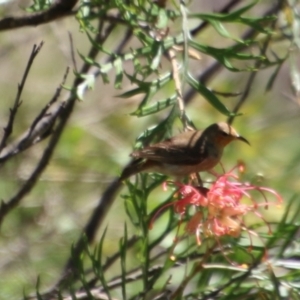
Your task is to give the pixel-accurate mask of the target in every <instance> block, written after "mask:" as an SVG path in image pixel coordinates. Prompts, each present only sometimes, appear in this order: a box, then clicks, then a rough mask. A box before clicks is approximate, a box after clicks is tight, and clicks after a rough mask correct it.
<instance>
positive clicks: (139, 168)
mask: <svg viewBox="0 0 300 300" xmlns="http://www.w3.org/2000/svg"><path fill="white" fill-rule="evenodd" d="M151 165H152V164H151V162H149V161H147V160H146V161H143V159H142V158H141V159H135V160H133V161H131V162H130V163H129V164H128V165H127V166H126V167H125V168H124V169H123V172H122V174H121V176H120V180H121V181H122V180H125V179H128V178H129V177H130V176H132V175H135V174H138V173H140V172H143V171H145V170H146V169H149V167H151Z"/></svg>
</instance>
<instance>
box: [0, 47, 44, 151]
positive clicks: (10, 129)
mask: <svg viewBox="0 0 300 300" xmlns="http://www.w3.org/2000/svg"><path fill="white" fill-rule="evenodd" d="M42 46H43V42H41V43H40V45H39V46H37V45H34V46H33V49H32V52H31V54H30V57H29V59H28V62H27V65H26V68H25V71H24V74H23V77H22V81H21V83H20V84H18V92H17V96H16V99H15V102H14V106H13V108H11V109H10V115H9V119H8V122H7V125H6V127H5V128H4V134H3V137H2V140H1V142H0V154H1V152H2V150H3V148H4V147H5V146H6V143H7V139H8V138H9V136H10V135H11V134H12V132H13V125H14V121H15V116H16V114H17V111H18V108H19V107H20V105H21V103H22V101H21V95H22V91H23V88H24V85H25V82H26V79H27V76H28V73H29V71H30V69H31V66H32V64H33V61H34V59H35V58H36V56H37V55H38V53H39V52H40V50H41V48H42Z"/></svg>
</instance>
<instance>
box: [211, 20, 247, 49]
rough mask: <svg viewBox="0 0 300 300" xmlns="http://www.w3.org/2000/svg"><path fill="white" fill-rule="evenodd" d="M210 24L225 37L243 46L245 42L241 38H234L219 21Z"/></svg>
mask: <svg viewBox="0 0 300 300" xmlns="http://www.w3.org/2000/svg"><path fill="white" fill-rule="evenodd" d="M210 24H211V25H212V26H213V27H214V28H215V30H216V31H217V32H218V33H219V34H220V35H221V36H223V37H225V38H230V39H232V40H234V41H237V42H239V43H241V44H244V43H245V42H244V41H243V40H241V39H239V38H236V37H234V36H232V35H231V34H230V33H229V32H228V31H227V29H226V28H225V27H224V26H223V24H222V23H221V22H219V21H210Z"/></svg>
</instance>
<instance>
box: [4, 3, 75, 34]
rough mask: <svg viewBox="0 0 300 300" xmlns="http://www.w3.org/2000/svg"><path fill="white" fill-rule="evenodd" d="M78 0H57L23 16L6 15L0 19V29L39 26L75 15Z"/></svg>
mask: <svg viewBox="0 0 300 300" xmlns="http://www.w3.org/2000/svg"><path fill="white" fill-rule="evenodd" d="M77 1H78V0H57V1H54V4H53V5H52V6H51V7H50V8H49V9H47V10H45V11H43V12H40V13H33V14H30V15H27V16H21V17H14V16H12V17H6V18H3V19H2V20H0V31H3V30H10V29H15V28H21V27H25V26H37V25H40V24H45V23H49V22H51V21H53V20H57V19H59V18H62V17H65V16H70V15H74V14H75V13H76V12H72V9H73V7H74V6H75V5H76V3H77Z"/></svg>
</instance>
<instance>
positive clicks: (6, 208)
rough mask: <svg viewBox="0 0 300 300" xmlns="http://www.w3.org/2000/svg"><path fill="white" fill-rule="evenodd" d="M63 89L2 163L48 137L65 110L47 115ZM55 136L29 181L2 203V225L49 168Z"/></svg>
mask: <svg viewBox="0 0 300 300" xmlns="http://www.w3.org/2000/svg"><path fill="white" fill-rule="evenodd" d="M67 74H68V69H67V71H66V73H65V75H64V79H63V83H64V82H65V80H66V76H67ZM61 89H62V85H61V86H60V87H59V88H58V89H57V90H56V92H55V94H54V96H53V98H52V99H51V100H50V101H49V103H48V104H47V105H46V106H45V107H44V108H43V109H42V111H41V112H40V113H39V115H38V116H37V117H36V119H35V120H34V121H33V123H32V124H31V126H30V128H29V129H28V130H27V132H26V133H25V135H24V136H23V137H22V138H21V139H20V140H19V141H18V142H17V143H15V144H14V145H15V146H14V145H11V146H10V149H9V151H8V150H7V153H6V152H5V151H3V152H4V156H0V162H4V161H6V160H7V159H9V158H10V157H12V156H13V155H16V154H17V153H19V152H21V151H23V150H25V149H27V148H28V147H30V146H32V145H33V144H36V143H37V142H39V141H41V140H42V139H44V138H45V137H46V136H48V134H49V133H50V131H51V129H52V127H53V125H54V123H55V120H56V119H57V117H58V116H60V115H61V113H62V111H63V110H64V104H61V105H60V106H59V107H58V108H57V109H56V110H55V111H53V112H52V113H48V114H47V111H48V108H49V107H50V106H51V104H53V103H54V102H56V100H57V99H58V97H59V95H60V92H61ZM53 135H54V136H53V137H52V139H51V140H50V142H49V144H48V147H47V148H46V149H45V151H44V153H43V156H42V158H41V159H40V161H39V163H38V165H37V167H36V168H35V170H34V171H33V173H32V174H31V176H30V177H29V179H28V180H27V181H26V182H25V184H24V185H23V186H22V187H21V189H20V190H19V191H18V192H17V193H16V194H15V195H14V196H13V197H12V198H11V199H10V200H8V201H7V202H4V201H2V203H1V206H0V225H1V224H2V221H3V219H4V218H5V216H6V215H7V214H8V213H9V212H10V211H11V210H12V209H13V208H15V207H16V206H17V205H18V204H19V203H20V202H21V200H22V199H23V198H24V196H26V195H27V194H28V193H29V192H30V191H31V190H32V188H33V187H34V185H35V183H36V182H37V180H38V178H39V176H40V175H41V173H42V172H43V170H44V169H45V167H46V166H47V164H48V162H49V160H50V158H51V155H52V152H53V150H54V148H55V146H56V143H57V138H56V136H57V135H58V134H57V130H56V131H55V132H54V134H53ZM4 150H5V149H4Z"/></svg>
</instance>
